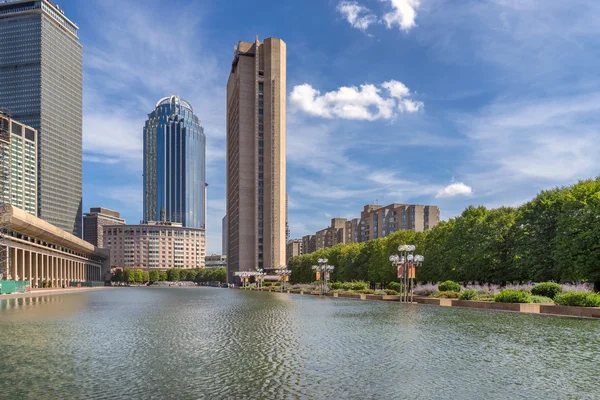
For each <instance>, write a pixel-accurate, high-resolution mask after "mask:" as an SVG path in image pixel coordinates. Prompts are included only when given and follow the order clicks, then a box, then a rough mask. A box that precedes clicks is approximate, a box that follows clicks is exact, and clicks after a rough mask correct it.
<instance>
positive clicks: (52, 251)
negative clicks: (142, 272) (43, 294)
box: [0, 205, 111, 287]
mask: <svg viewBox="0 0 600 400" xmlns="http://www.w3.org/2000/svg"><path fill="white" fill-rule="evenodd" d="M0 223H1V224H2V227H3V232H2V233H0V253H2V254H3V255H4V257H3V259H2V263H1V265H0V273H1V274H2V276H3V278H5V279H7V280H17V281H31V285H32V286H33V287H42V283H43V282H44V281H46V282H48V283H49V285H50V286H52V287H61V286H63V285H66V286H68V285H70V284H71V283H72V282H104V281H107V280H110V278H111V272H110V262H109V260H110V254H109V251H108V250H106V249H100V248H98V247H96V246H94V245H92V244H90V243H88V242H86V241H84V240H82V239H80V238H78V237H76V236H74V235H72V234H71V233H69V232H65V231H63V230H62V229H60V228H57V227H56V226H54V225H52V224H50V223H48V222H46V221H44V220H42V219H40V218H37V217H35V216H33V215H31V214H29V213H28V212H26V211H24V210H21V209H20V208H17V207H13V206H11V205H5V206H4V207H3V208H2V209H0Z"/></svg>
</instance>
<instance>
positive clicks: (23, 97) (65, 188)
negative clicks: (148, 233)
mask: <svg viewBox="0 0 600 400" xmlns="http://www.w3.org/2000/svg"><path fill="white" fill-rule="evenodd" d="M77 30H78V27H77V25H75V24H74V23H73V22H71V21H69V19H68V18H67V17H66V16H65V14H64V12H63V11H62V10H60V9H59V7H58V6H55V5H53V4H52V3H50V2H49V1H47V0H35V1H31V0H29V1H27V0H17V1H9V2H0V107H5V108H7V109H9V110H10V111H11V113H12V117H13V118H14V119H15V120H17V121H19V122H21V123H23V124H25V125H29V126H31V127H33V128H35V129H37V130H38V142H39V146H38V149H39V159H38V167H39V170H38V215H39V217H40V218H42V219H44V220H46V221H47V222H49V223H51V224H53V225H55V226H57V227H59V228H61V229H64V230H65V231H67V232H71V233H73V234H75V235H76V236H78V237H81V192H82V114H83V111H82V86H83V78H82V74H83V72H82V70H83V58H82V53H83V49H82V46H81V44H80V43H79V38H78V37H77Z"/></svg>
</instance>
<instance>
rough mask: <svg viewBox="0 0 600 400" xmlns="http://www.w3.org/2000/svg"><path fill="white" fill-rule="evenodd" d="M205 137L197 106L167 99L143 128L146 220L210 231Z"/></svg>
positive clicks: (158, 104) (172, 97) (183, 101)
mask: <svg viewBox="0 0 600 400" xmlns="http://www.w3.org/2000/svg"><path fill="white" fill-rule="evenodd" d="M206 186H207V184H206V136H205V135H204V128H203V127H202V125H200V120H199V119H198V117H197V116H196V115H194V110H193V108H192V106H191V105H190V104H189V103H188V102H187V101H185V100H183V99H180V98H179V97H177V96H171V97H165V98H163V99H161V100H160V101H159V102H158V103H157V104H156V108H155V110H154V111H152V112H151V113H150V114H149V115H148V120H147V121H146V125H145V126H144V222H146V223H147V222H150V221H162V222H178V223H181V224H183V226H184V227H186V228H198V229H206Z"/></svg>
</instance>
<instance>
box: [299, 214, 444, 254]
mask: <svg viewBox="0 0 600 400" xmlns="http://www.w3.org/2000/svg"><path fill="white" fill-rule="evenodd" d="M439 222H440V209H439V207H437V206H424V205H418V204H390V205H388V206H381V205H376V204H367V205H366V206H364V208H363V211H362V212H361V214H360V218H354V219H351V220H346V219H344V218H333V219H332V220H331V225H330V226H329V227H327V228H325V229H322V230H320V231H318V232H316V233H315V235H307V236H304V237H303V238H302V246H303V254H310V253H314V252H315V251H317V250H321V249H326V248H329V247H333V246H335V245H337V244H340V243H360V242H367V241H369V240H373V239H378V238H382V237H386V236H388V235H390V234H392V233H394V232H397V231H400V230H412V231H414V232H423V231H426V230H429V229H432V228H433V227H434V226H436V225H437V224H439Z"/></svg>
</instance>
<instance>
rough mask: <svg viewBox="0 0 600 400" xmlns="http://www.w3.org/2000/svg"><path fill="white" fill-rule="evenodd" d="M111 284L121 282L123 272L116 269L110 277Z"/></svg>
mask: <svg viewBox="0 0 600 400" xmlns="http://www.w3.org/2000/svg"><path fill="white" fill-rule="evenodd" d="M112 281H113V282H123V270H122V269H117V270H116V271H115V274H114V275H113V277H112Z"/></svg>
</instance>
